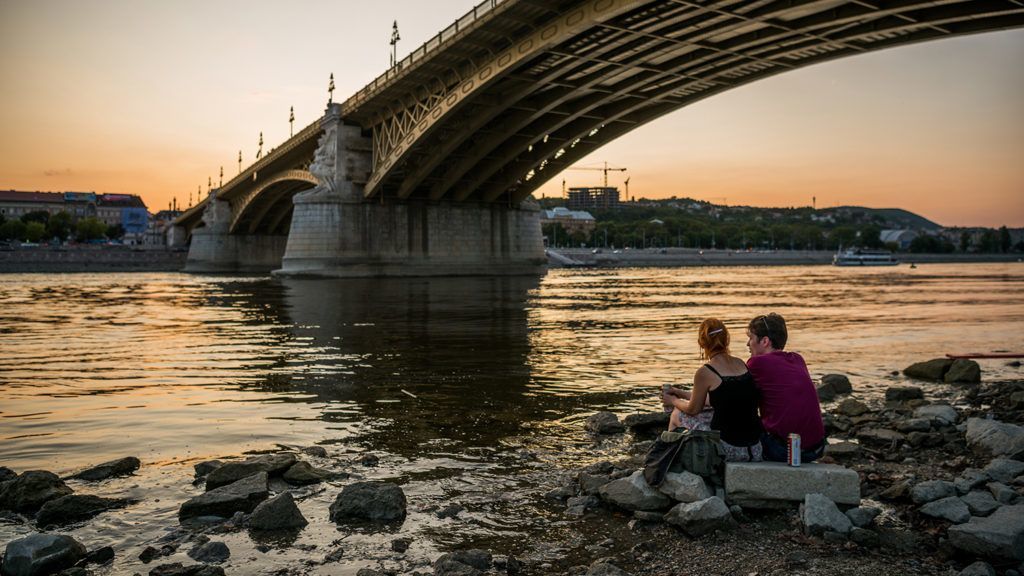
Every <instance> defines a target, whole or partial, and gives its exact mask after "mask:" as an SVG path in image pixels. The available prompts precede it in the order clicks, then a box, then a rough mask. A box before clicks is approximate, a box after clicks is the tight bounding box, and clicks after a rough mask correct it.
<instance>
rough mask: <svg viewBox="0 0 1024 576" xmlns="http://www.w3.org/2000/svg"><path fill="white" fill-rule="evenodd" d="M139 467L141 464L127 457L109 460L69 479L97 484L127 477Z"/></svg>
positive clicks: (133, 458) (131, 457)
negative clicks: (108, 479) (114, 478)
mask: <svg viewBox="0 0 1024 576" xmlns="http://www.w3.org/2000/svg"><path fill="white" fill-rule="evenodd" d="M141 465H142V463H141V462H139V459H138V458H136V457H134V456H128V457H127V458H119V459H117V460H111V461H110V462H104V463H103V464H100V465H98V466H93V467H92V468H87V469H85V470H82V471H81V472H79V473H77V474H74V475H72V476H71V477H72V478H74V479H76V480H88V481H90V482H98V481H100V480H106V479H107V478H113V477H115V476H127V475H129V474H131V473H132V472H135V471H136V470H138V469H139V466H141Z"/></svg>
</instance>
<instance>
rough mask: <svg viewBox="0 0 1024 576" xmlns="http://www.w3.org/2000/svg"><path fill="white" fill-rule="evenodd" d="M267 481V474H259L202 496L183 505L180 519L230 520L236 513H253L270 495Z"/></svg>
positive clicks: (179, 511)
mask: <svg viewBox="0 0 1024 576" xmlns="http://www.w3.org/2000/svg"><path fill="white" fill-rule="evenodd" d="M225 466H227V464H225ZM213 473H216V471H214V472H213ZM267 481H268V479H267V473H266V472H259V473H256V474H253V475H252V476H248V477H246V478H242V479H241V480H239V481H237V482H235V483H233V484H228V485H227V486H222V487H220V488H215V489H213V490H210V491H209V492H206V493H205V494H200V495H199V496H196V497H195V498H192V499H190V500H188V501H187V502H185V503H184V504H182V505H181V508H180V509H179V510H178V518H179V519H181V520H185V519H187V518H195V517H197V516H221V517H223V518H229V517H231V515H233V514H234V513H235V512H252V511H253V509H254V508H256V506H257V505H258V504H259V503H260V502H262V501H264V500H266V499H267V496H268V495H269V492H268V490H267Z"/></svg>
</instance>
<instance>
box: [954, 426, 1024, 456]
mask: <svg viewBox="0 0 1024 576" xmlns="http://www.w3.org/2000/svg"><path fill="white" fill-rule="evenodd" d="M966 439H967V445H968V446H970V447H972V448H974V449H976V450H981V451H983V452H987V453H988V454H991V455H992V456H1006V457H1008V458H1012V459H1014V460H1022V459H1024V428H1022V427H1020V426H1017V425H1014V424H1007V423H1004V422H1000V421H998V420H988V419H986V418H968V419H967V434H966Z"/></svg>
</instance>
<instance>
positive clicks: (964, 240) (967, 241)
mask: <svg viewBox="0 0 1024 576" xmlns="http://www.w3.org/2000/svg"><path fill="white" fill-rule="evenodd" d="M970 248H971V233H970V232H968V231H967V230H964V231H963V232H961V233H960V251H961V252H967V251H968V250H970Z"/></svg>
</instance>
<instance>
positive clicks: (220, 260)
mask: <svg viewBox="0 0 1024 576" xmlns="http://www.w3.org/2000/svg"><path fill="white" fill-rule="evenodd" d="M232 216H233V215H232V210H231V204H230V203H229V202H227V201H226V200H219V199H217V197H216V195H211V197H210V198H209V200H208V201H207V206H206V210H205V211H204V212H203V222H204V223H205V226H203V227H201V228H197V229H195V230H194V231H193V232H192V243H191V244H190V245H189V249H188V259H187V260H186V262H185V271H186V272H225V273H226V272H266V271H268V270H273V269H274V268H276V267H278V266H279V265H280V263H281V257H282V255H284V248H285V243H286V242H287V241H288V237H287V236H284V235H268V234H232V233H231V221H232Z"/></svg>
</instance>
